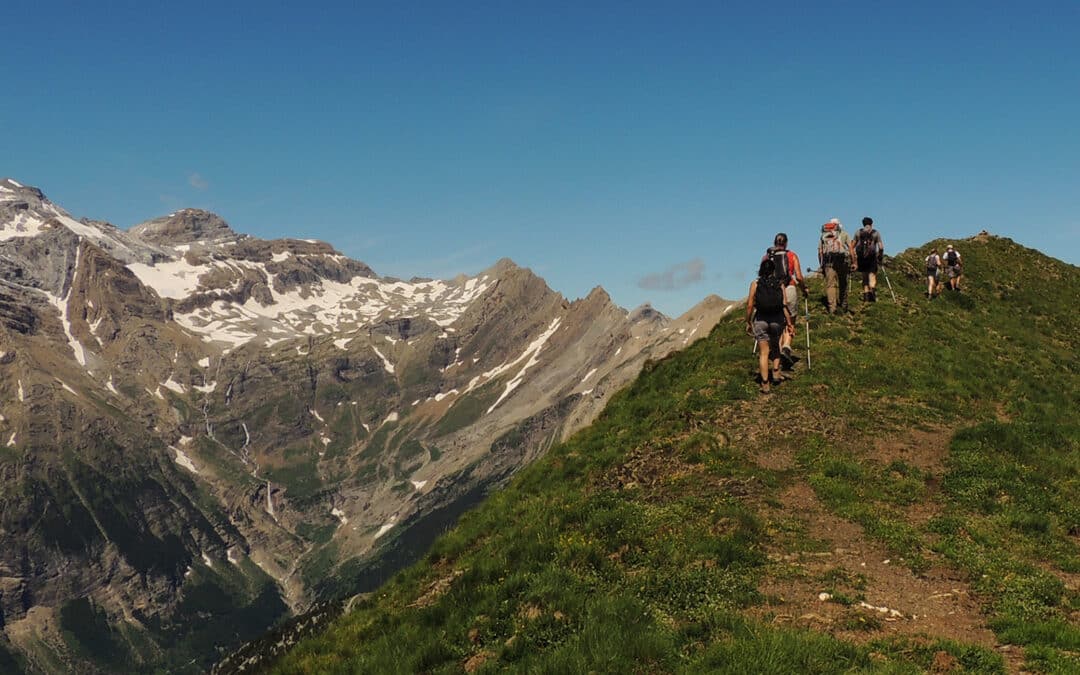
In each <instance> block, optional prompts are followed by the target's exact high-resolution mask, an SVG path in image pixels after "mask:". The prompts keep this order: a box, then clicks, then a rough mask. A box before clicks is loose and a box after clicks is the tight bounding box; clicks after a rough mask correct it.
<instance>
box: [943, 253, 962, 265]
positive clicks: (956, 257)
mask: <svg viewBox="0 0 1080 675" xmlns="http://www.w3.org/2000/svg"><path fill="white" fill-rule="evenodd" d="M945 261H946V262H947V263H949V267H956V265H957V263H959V262H960V254H959V253H957V252H956V251H949V252H947V253H946V254H945Z"/></svg>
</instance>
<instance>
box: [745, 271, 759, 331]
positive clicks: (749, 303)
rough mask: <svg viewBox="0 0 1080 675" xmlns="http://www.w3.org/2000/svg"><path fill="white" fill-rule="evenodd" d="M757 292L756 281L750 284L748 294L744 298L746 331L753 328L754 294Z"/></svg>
mask: <svg viewBox="0 0 1080 675" xmlns="http://www.w3.org/2000/svg"><path fill="white" fill-rule="evenodd" d="M756 292H757V281H756V280H755V281H751V282H750V294H749V295H747V296H746V329H747V331H749V330H751V329H752V328H753V327H754V294H755V293H756Z"/></svg>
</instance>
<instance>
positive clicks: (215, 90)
mask: <svg viewBox="0 0 1080 675" xmlns="http://www.w3.org/2000/svg"><path fill="white" fill-rule="evenodd" d="M90 4H96V5H105V6H107V8H102V7H92V6H90ZM153 4H155V3H141V2H126V3H122V2H110V3H77V4H76V3H70V4H69V3H53V2H47V1H45V2H37V3H22V4H20V5H18V6H14V7H10V8H7V9H6V10H5V11H4V23H5V29H4V37H3V39H0V68H2V70H0V73H2V75H0V84H2V93H0V176H11V177H13V178H15V179H17V180H19V181H21V182H23V183H28V184H32V185H36V186H38V187H41V188H42V189H43V190H44V191H45V192H46V194H47V195H49V197H50V198H51V199H53V201H55V202H57V203H59V204H61V205H62V206H64V207H65V208H67V209H68V210H69V211H71V212H72V213H73V214H74V215H76V216H87V217H92V218H98V219H104V220H108V221H110V222H113V223H115V224H117V225H119V226H121V227H129V226H131V225H134V224H136V223H138V222H141V221H143V220H147V219H149V218H152V217H156V216H159V215H164V214H166V213H169V212H171V211H173V210H175V209H177V208H179V207H184V206H192V207H200V208H207V209H210V210H213V211H215V212H217V213H219V214H221V215H222V216H223V217H224V218H225V219H226V220H228V221H229V223H230V224H231V225H232V226H233V227H234V229H236V230H238V231H241V232H246V233H248V234H252V235H255V236H259V237H264V238H272V237H280V236H294V237H300V238H318V239H323V240H326V241H328V242H330V243H332V244H333V245H335V246H336V247H337V248H338V249H339V250H341V251H343V252H344V253H346V254H348V255H350V256H352V257H355V258H358V259H361V260H363V261H364V262H367V263H368V264H369V265H371V266H372V267H373V268H374V269H375V270H376V271H377V272H379V273H380V274H387V275H394V276H400V277H406V278H407V277H410V276H413V275H418V276H434V277H448V276H453V275H454V274H457V273H459V272H465V273H475V272H478V271H480V270H481V269H484V268H485V267H488V266H490V265H491V264H493V263H494V262H495V261H496V260H497V259H499V258H501V257H504V256H505V257H510V258H513V259H514V260H515V261H516V262H518V263H519V264H521V265H524V266H528V267H531V268H532V269H533V270H535V271H536V272H537V273H538V274H540V275H542V276H543V277H544V278H545V279H547V281H548V283H549V284H550V285H551V286H552V287H553V288H555V289H556V290H558V291H560V292H562V293H563V294H565V295H566V296H568V297H570V298H571V299H573V298H576V297H581V296H584V295H585V294H587V293H588V291H589V290H590V289H591V288H592V287H593V286H596V285H602V286H604V287H605V288H606V289H607V290H608V291H609V292H610V293H611V295H612V296H613V298H614V299H615V301H616V302H617V303H619V304H620V305H622V306H624V307H627V308H630V307H634V306H636V305H638V304H640V303H643V302H651V303H652V304H653V305H654V306H656V307H658V308H659V309H661V310H662V311H664V312H666V313H669V314H678V313H681V312H682V311H685V310H686V309H688V308H689V307H690V306H692V305H693V304H694V303H696V302H697V301H698V300H700V299H701V298H703V297H704V296H705V295H707V294H708V293H717V294H719V295H721V296H724V297H728V298H735V297H741V296H742V295H745V293H746V286H747V284H748V283H749V281H750V278H751V276H752V273H753V271H754V270H755V269H756V264H757V260H758V258H759V257H760V255H761V253H762V252H763V251H764V249H765V247H766V246H768V245H769V244H770V243H771V241H772V237H773V235H774V234H775V233H776V232H778V231H785V232H787V233H788V234H789V235H790V237H791V242H792V248H793V249H794V250H795V251H796V252H798V253H800V255H802V257H803V259H804V261H805V262H806V263H807V264H810V263H813V262H815V260H814V258H815V256H814V253H813V252H814V248H815V246H816V237H817V232H818V228H819V226H820V224H821V223H822V222H824V221H825V220H827V219H829V218H831V217H839V218H841V219H842V220H843V222H844V223H845V224H847V225H848V226H849V229H854V228H855V226H856V224H857V222H858V221H859V220H860V219H861V218H862V216H864V215H870V216H872V217H873V218H874V220H875V221H876V222H877V223H878V225H879V226H880V230H881V232H882V234H883V236H884V239H885V244H886V247H887V249H889V250H891V251H893V252H895V251H898V250H900V249H902V248H906V247H909V246H914V245H919V244H922V243H924V242H926V241H927V240H929V239H932V238H935V237H938V236H943V237H955V238H961V237H967V236H971V235H973V234H975V233H977V232H978V231H979V230H981V229H984V228H986V229H988V230H990V231H991V232H993V233H995V234H1000V235H1003V236H1009V237H1012V238H1013V239H1016V240H1017V241H1019V242H1021V243H1023V244H1025V245H1028V246H1032V247H1035V248H1039V249H1041V250H1043V251H1046V252H1047V253H1050V254H1051V255H1054V256H1056V257H1058V258H1061V259H1063V260H1066V261H1068V262H1071V263H1073V264H1077V263H1078V262H1080V131H1078V124H1080V123H1078V120H1080V39H1077V36H1078V35H1080V3H1078V2H1075V1H1070V2H1035V3H1018V2H964V3H959V2H956V3H953V2H933V3H930V2H926V3H924V2H905V3H868V2H817V3H803V2H800V3H793V2H772V3H751V2H745V3H744V2H739V3H730V2H729V3H723V2H701V3H679V2H675V3H658V2H650V3H634V2H593V3H587V2H586V3H581V2H574V3H557V2H461V3H445V2H412V3H410V2H386V3H362V2H358V3H340V4H337V3H310V5H309V6H305V5H303V4H296V3H288V4H284V3H281V4H278V3H273V2H243V3H206V4H203V3H199V2H184V3H161V4H162V5H163V6H162V7H151V5H153ZM961 251H962V249H961ZM969 273H970V274H992V270H969Z"/></svg>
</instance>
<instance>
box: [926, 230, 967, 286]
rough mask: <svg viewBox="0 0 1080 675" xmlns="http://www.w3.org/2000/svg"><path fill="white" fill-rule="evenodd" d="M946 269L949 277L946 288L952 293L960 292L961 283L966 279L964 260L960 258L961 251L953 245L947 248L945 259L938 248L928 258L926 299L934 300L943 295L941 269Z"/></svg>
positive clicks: (932, 250) (931, 250) (933, 249)
mask: <svg viewBox="0 0 1080 675" xmlns="http://www.w3.org/2000/svg"><path fill="white" fill-rule="evenodd" d="M942 267H944V268H945V274H946V277H947V282H946V284H947V285H946V288H948V289H949V290H950V291H959V290H960V282H961V281H962V280H963V278H964V259H963V258H961V257H960V251H957V250H956V249H955V248H953V245H952V244H949V245H948V246H946V247H945V258H944V259H943V258H942V257H941V256H940V255H939V254H938V250H937V249H936V248H932V249H930V255H928V256H926V297H928V298H930V299H931V300H933V299H934V298H936V297H937V296H939V295H941V268H942Z"/></svg>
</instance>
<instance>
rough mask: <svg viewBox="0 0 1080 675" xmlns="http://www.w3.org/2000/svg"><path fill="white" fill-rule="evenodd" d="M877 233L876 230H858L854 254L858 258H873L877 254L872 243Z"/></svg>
mask: <svg viewBox="0 0 1080 675" xmlns="http://www.w3.org/2000/svg"><path fill="white" fill-rule="evenodd" d="M876 234H877V230H870V231H869V232H867V231H866V230H859V234H858V236H856V238H855V254H856V255H858V256H859V257H860V258H873V257H874V256H876V255H877V247H876V246H875V245H874V239H875V236H874V235H876Z"/></svg>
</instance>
